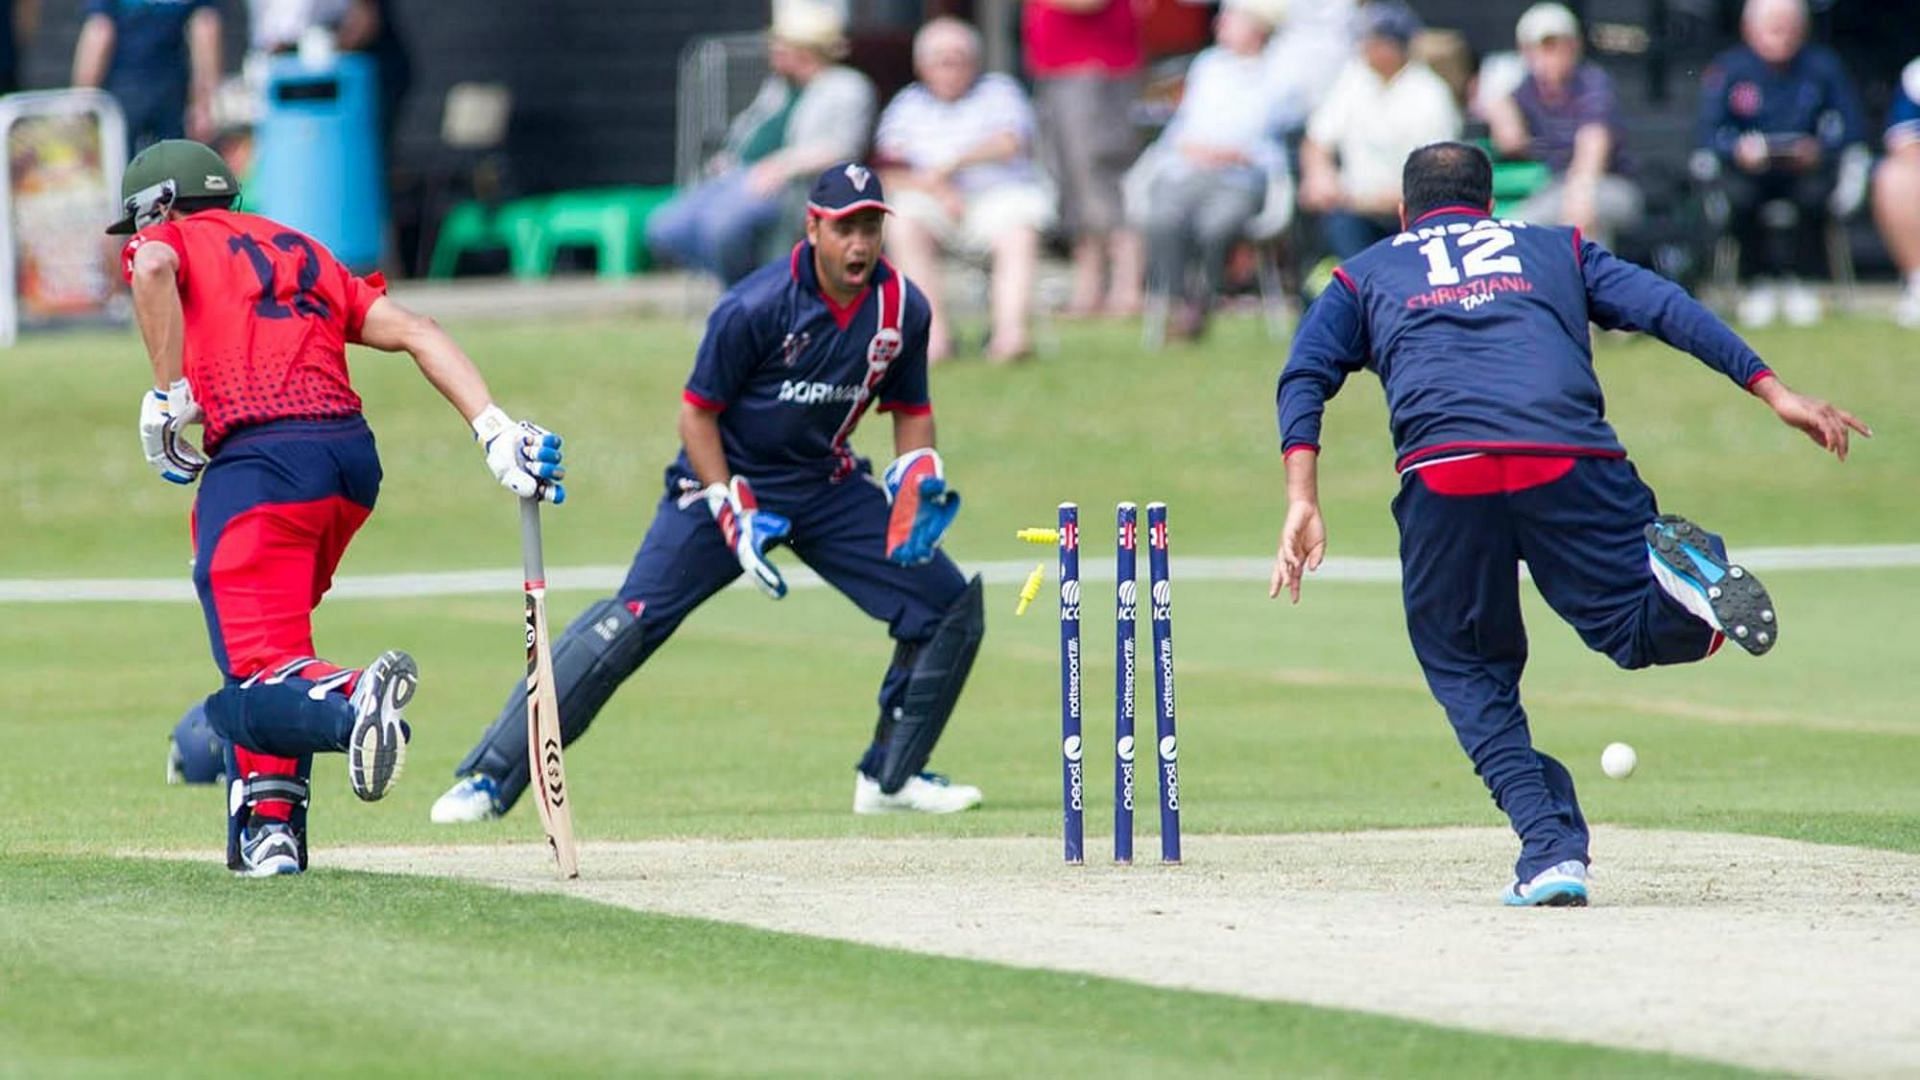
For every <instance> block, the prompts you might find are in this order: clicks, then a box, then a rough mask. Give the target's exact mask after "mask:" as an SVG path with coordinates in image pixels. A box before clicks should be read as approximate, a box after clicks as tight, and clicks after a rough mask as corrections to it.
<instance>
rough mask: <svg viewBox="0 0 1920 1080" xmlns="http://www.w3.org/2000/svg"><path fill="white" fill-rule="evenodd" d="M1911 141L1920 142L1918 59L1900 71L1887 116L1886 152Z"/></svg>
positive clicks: (1919, 77) (1919, 62)
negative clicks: (1898, 81)
mask: <svg viewBox="0 0 1920 1080" xmlns="http://www.w3.org/2000/svg"><path fill="white" fill-rule="evenodd" d="M1913 142H1920V60H1915V61H1913V62H1912V63H1909V64H1908V65H1907V67H1906V70H1904V71H1902V72H1901V73H1900V92H1899V93H1897V94H1895V95H1894V96H1893V109H1892V111H1891V112H1890V113H1889V114H1888V116H1887V152H1888V153H1892V152H1893V151H1895V150H1898V149H1900V148H1901V147H1903V146H1906V145H1907V144H1908V143H1913Z"/></svg>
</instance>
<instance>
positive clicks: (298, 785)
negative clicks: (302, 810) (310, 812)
mask: <svg viewBox="0 0 1920 1080" xmlns="http://www.w3.org/2000/svg"><path fill="white" fill-rule="evenodd" d="M239 788H240V792H239V799H238V802H239V804H240V805H241V806H247V807H253V806H258V805H260V804H261V803H263V802H284V803H292V804H293V805H295V806H300V807H304V806H306V805H307V800H308V798H309V795H310V792H311V788H310V787H309V785H308V784H307V782H306V781H305V780H302V779H301V778H300V777H298V776H263V775H261V774H260V773H254V774H253V775H251V776H249V777H247V778H246V779H245V780H243V781H241V783H240V785H239Z"/></svg>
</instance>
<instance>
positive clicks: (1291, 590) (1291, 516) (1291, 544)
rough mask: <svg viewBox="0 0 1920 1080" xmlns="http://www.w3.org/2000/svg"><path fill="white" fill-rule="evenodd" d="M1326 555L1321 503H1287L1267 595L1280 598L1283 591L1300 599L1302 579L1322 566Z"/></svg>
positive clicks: (1324, 525) (1291, 598) (1291, 596)
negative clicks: (1285, 516)
mask: <svg viewBox="0 0 1920 1080" xmlns="http://www.w3.org/2000/svg"><path fill="white" fill-rule="evenodd" d="M1326 557H1327V524H1326V522H1324V521H1322V520H1320V504H1319V503H1312V502H1305V501H1295V502H1293V503H1290V504H1288V506H1287V523H1286V525H1285V526H1284V527H1282V528H1281V530H1280V551H1279V553H1278V554H1277V555H1275V556H1274V559H1273V576H1272V577H1271V578H1269V579H1268V580H1267V596H1268V597H1269V598H1277V597H1278V596H1279V595H1280V590H1282V589H1285V590H1286V591H1287V597H1288V599H1290V600H1292V601H1293V602H1294V603H1296V604H1297V603H1299V602H1300V579H1301V578H1303V577H1305V576H1306V573H1307V571H1309V570H1318V569H1320V562H1321V560H1323V559H1325V558H1326Z"/></svg>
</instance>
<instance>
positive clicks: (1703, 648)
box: [1393, 457, 1720, 881]
mask: <svg viewBox="0 0 1920 1080" xmlns="http://www.w3.org/2000/svg"><path fill="white" fill-rule="evenodd" d="M1456 465H1459V466H1466V467H1467V468H1466V469H1465V470H1464V471H1465V473H1466V474H1467V475H1466V476H1464V477H1463V476H1462V471H1463V470H1461V469H1457V468H1454V466H1456ZM1503 473H1504V474H1505V476H1504V479H1503V475H1502V474H1503ZM1463 479H1464V481H1465V482H1462V481H1463ZM1393 514H1394V519H1395V520H1396V521H1397V522H1398V523H1399V525H1400V563H1401V570H1402V574H1403V584H1402V588H1403V592H1404V597H1405V601H1406V609H1407V632H1408V635H1409V637H1411V639H1412V642H1413V651H1414V654H1415V655H1416V656H1417V657H1418V658H1419V660H1420V666H1421V668H1422V669H1423V670H1424V671H1425V673H1426V678H1427V685H1428V686H1429V687H1430V688H1431V689H1432V690H1433V696H1434V697H1435V698H1436V699H1438V700H1439V702H1440V704H1441V706H1442V707H1444V708H1445V709H1446V711H1447V719H1448V721H1449V722H1451V723H1452V724H1453V730H1454V734H1455V735H1456V736H1457V737H1458V738H1459V740H1460V746H1461V748H1462V749H1464V750H1466V752H1467V756H1468V757H1470V758H1472V759H1473V767H1474V771H1475V772H1476V773H1478V774H1479V776H1480V778H1481V780H1483V781H1484V782H1485V783H1486V785H1487V790H1488V791H1489V792H1491V793H1492V795H1493V801H1494V803H1495V804H1496V805H1498V806H1499V807H1500V809H1501V810H1503V811H1505V812H1506V814H1507V817H1508V819H1509V820H1511V821H1512V823H1513V829H1514V832H1516V833H1518V834H1519V835H1520V840H1521V852H1520V859H1519V861H1518V863H1517V864H1516V865H1515V875H1516V876H1517V877H1518V878H1519V879H1520V880H1521V881H1526V880H1528V879H1530V878H1532V877H1533V876H1534V875H1535V874H1537V873H1539V872H1540V871H1542V870H1544V869H1546V868H1548V867H1550V866H1553V865H1555V864H1556V863H1559V862H1563V861H1565V860H1568V859H1577V860H1579V861H1580V862H1582V863H1584V862H1586V861H1587V823H1586V820H1585V818H1583V817H1582V816H1581V813H1580V803H1579V800H1578V798H1577V797H1576V796H1575V794H1574V790H1573V778H1572V776H1571V775H1570V774H1568V772H1567V770H1566V767H1565V766H1563V765H1561V764H1560V763H1559V762H1558V761H1555V760H1554V759H1553V758H1551V757H1549V756H1547V755H1546V754H1543V753H1541V752H1539V751H1537V750H1535V749H1534V748H1533V744H1532V740H1531V738H1530V736H1529V734H1528V730H1527V715H1526V712H1525V711H1524V710H1523V709H1522V708H1521V707H1520V674H1521V671H1522V670H1523V669H1524V668H1525V667H1526V663H1527V633H1526V628H1525V626H1523V625H1522V623H1521V618H1520V583H1519V566H1518V564H1519V562H1520V561H1521V560H1525V561H1526V563H1527V568H1528V570H1529V572H1530V573H1531V575H1532V577H1533V581H1534V585H1535V586H1536V587H1537V588H1538V589H1539V590H1540V594H1541V596H1542V597H1544V598H1545V599H1546V601H1547V603H1548V604H1549V605H1550V606H1551V607H1552V608H1553V610H1554V611H1555V612H1557V613H1558V614H1559V615H1560V617H1561V618H1562V619H1565V620H1566V621H1567V622H1568V623H1570V624H1571V625H1572V626H1573V628H1574V629H1575V630H1577V631H1579V633H1580V637H1581V638H1582V640H1584V641H1585V642H1586V643H1587V645H1588V647H1590V648H1592V649H1593V650H1595V651H1596V652H1602V653H1605V654H1606V655H1608V656H1609V657H1611V658H1612V659H1613V661H1614V663H1616V664H1619V665H1620V666H1621V667H1623V668H1642V667H1646V666H1648V665H1651V664H1684V663H1691V662H1693V661H1696V660H1701V659H1704V658H1706V656H1707V655H1709V653H1710V652H1711V651H1712V649H1713V647H1714V645H1715V631H1714V630H1713V629H1712V628H1711V627H1709V626H1707V625H1706V624H1705V623H1703V622H1701V621H1700V620H1699V619H1697V618H1695V617H1694V616H1693V615H1692V614H1690V613H1689V612H1688V611H1687V610H1686V609H1685V608H1683V607H1681V606H1680V604H1679V603H1678V602H1677V601H1675V600H1673V599H1672V598H1671V597H1669V596H1668V595H1667V594H1666V592H1665V591H1664V590H1662V589H1661V587H1660V585H1659V584H1658V583H1657V582H1656V581H1655V580H1654V578H1653V574H1652V571H1651V570H1649V569H1648V566H1647V548H1646V541H1645V537H1644V535H1643V532H1642V530H1643V529H1644V528H1645V526H1646V525H1647V524H1648V523H1649V522H1651V521H1652V520H1653V519H1654V517H1655V516H1656V515H1657V514H1658V510H1657V508H1656V506H1655V503H1654V497H1653V492H1652V491H1650V490H1649V489H1648V488H1647V486H1646V484H1644V483H1642V482H1641V480H1640V477H1639V474H1638V473H1636V472H1635V471H1634V468H1633V466H1632V465H1630V464H1628V463H1627V461H1626V460H1625V459H1623V458H1603V457H1584V458H1572V459H1565V458H1563V459H1540V458H1522V457H1506V458H1500V457H1490V458H1484V459H1475V460H1472V461H1469V462H1459V463H1451V462H1450V463H1442V464H1437V465H1431V466H1428V467H1426V468H1425V469H1419V470H1414V471H1411V472H1409V473H1407V475H1406V476H1405V477H1403V478H1402V480H1401V486H1400V494H1399V496H1398V497H1396V498H1395V499H1394V502H1393ZM1712 542H1713V543H1714V545H1715V546H1716V547H1718V546H1720V543H1719V538H1718V537H1714V538H1713V539H1712Z"/></svg>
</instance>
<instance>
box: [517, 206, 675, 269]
mask: <svg viewBox="0 0 1920 1080" xmlns="http://www.w3.org/2000/svg"><path fill="white" fill-rule="evenodd" d="M673 191H674V189H673V188H671V187H615V188H590V189H585V190H580V191H563V192H560V193H558V194H555V195H550V196H548V197H547V200H546V205H545V207H544V213H543V214H542V215H541V217H540V230H539V232H540V236H539V240H538V242H537V244H536V250H537V253H536V254H535V255H534V257H533V265H532V267H531V272H532V273H533V274H534V275H535V276H538V277H546V276H548V275H551V274H552V273H553V263H554V257H555V255H556V254H557V253H558V252H559V250H560V249H561V248H563V247H576V246H577V247H588V248H592V249H593V252H594V267H595V273H596V274H597V275H598V276H599V277H601V278H604V279H608V280H617V279H621V278H626V277H630V276H632V275H634V274H637V273H639V272H640V271H642V270H645V269H647V268H648V267H649V266H650V265H651V259H649V257H648V254H647V245H646V235H647V233H646V230H647V219H648V218H649V217H651V216H652V215H653V212H654V211H655V210H657V209H659V208H660V206H661V204H663V203H665V202H666V201H667V200H668V199H670V198H672V197H673Z"/></svg>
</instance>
